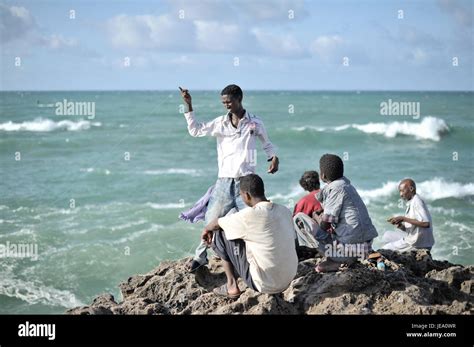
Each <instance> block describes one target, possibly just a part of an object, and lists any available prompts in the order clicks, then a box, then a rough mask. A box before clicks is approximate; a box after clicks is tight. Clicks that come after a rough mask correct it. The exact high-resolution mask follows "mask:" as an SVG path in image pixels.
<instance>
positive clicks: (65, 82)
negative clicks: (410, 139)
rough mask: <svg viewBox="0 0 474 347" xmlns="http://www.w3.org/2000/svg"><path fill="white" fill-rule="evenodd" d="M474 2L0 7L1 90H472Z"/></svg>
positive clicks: (65, 0) (1, 2) (274, 0)
mask: <svg viewBox="0 0 474 347" xmlns="http://www.w3.org/2000/svg"><path fill="white" fill-rule="evenodd" d="M473 13H474V1H472V0H465V1H464V0H438V1H436V0H430V1H428V0H416V1H415V0H409V1H394V0H384V1H380V0H344V1H342V0H330V1H305V0H233V1H230V0H199V1H196V0H174V1H171V0H170V1H167V0H161V1H152V0H134V1H132V0H127V1H125V0H116V1H106V0H76V1H69V0H54V1H53V0H27V1H9V0H0V39H1V45H0V48H1V52H0V90H174V89H176V88H177V87H178V86H184V87H186V88H189V89H192V90H220V89H222V87H223V86H225V85H227V84H230V83H236V84H239V85H241V86H242V87H243V88H244V89H247V90H252V89H254V90H473V89H474V88H473V87H474V82H473V80H474V78H473V76H474V71H473V67H474V65H473V56H474V35H473Z"/></svg>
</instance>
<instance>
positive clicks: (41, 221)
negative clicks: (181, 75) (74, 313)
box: [0, 90, 474, 314]
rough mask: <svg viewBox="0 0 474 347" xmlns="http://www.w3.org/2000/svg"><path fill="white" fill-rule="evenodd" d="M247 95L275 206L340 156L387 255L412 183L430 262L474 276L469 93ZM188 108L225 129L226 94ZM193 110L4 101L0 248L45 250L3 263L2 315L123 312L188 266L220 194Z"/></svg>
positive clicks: (207, 95)
mask: <svg viewBox="0 0 474 347" xmlns="http://www.w3.org/2000/svg"><path fill="white" fill-rule="evenodd" d="M244 93H245V94H244V107H245V108H246V109H248V110H249V111H250V112H252V113H254V114H256V115H258V116H260V118H262V120H263V121H264V123H265V126H266V128H267V131H268V133H269V136H270V139H271V140H272V142H273V143H274V144H275V145H276V146H277V147H278V156H279V158H280V171H279V172H278V173H276V174H275V175H270V174H267V173H266V170H267V167H268V163H267V162H266V158H265V154H264V152H263V150H260V151H259V152H258V158H257V165H258V170H257V173H258V174H260V175H261V176H262V178H263V179H264V182H265V185H266V192H267V196H268V197H269V198H270V199H271V200H273V201H274V202H278V203H281V204H284V205H286V206H288V207H290V208H293V205H294V204H295V202H296V201H297V200H298V199H299V198H300V197H302V196H303V195H304V192H303V190H302V189H301V188H300V187H299V185H298V180H299V178H300V176H301V175H302V173H303V172H304V171H305V170H319V167H318V166H319V165H318V161H319V158H320V156H321V155H322V154H324V153H336V154H339V155H340V156H341V157H343V158H344V160H345V175H346V176H347V177H348V178H349V179H350V180H351V181H352V183H353V185H354V186H355V187H356V188H357V189H358V191H359V193H360V195H361V196H362V198H363V199H364V201H365V202H366V204H367V206H368V209H369V213H370V216H371V218H372V221H373V223H374V224H375V226H376V228H377V230H378V232H379V237H378V238H377V239H376V240H375V248H377V247H380V246H381V245H382V244H383V243H384V235H385V233H386V232H387V231H390V230H393V227H392V226H391V225H390V224H388V223H387V222H386V219H387V218H388V217H390V216H393V215H400V214H403V213H404V206H403V205H402V204H400V203H399V195H398V192H397V185H398V182H399V181H400V180H401V179H403V178H405V177H411V178H413V179H414V180H415V181H416V183H417V185H418V193H419V194H420V196H421V197H422V198H423V199H425V201H426V202H427V203H428V207H429V209H430V212H431V214H432V217H433V226H434V235H435V239H436V244H435V246H434V248H433V251H432V253H433V256H434V257H435V258H436V259H441V260H444V259H445V260H449V261H450V262H454V263H459V264H464V265H467V264H474V252H473V251H472V245H473V243H474V239H473V229H474V214H473V213H472V212H473V205H474V179H473V177H472V175H473V162H474V161H473V142H474V136H473V133H474V123H473V112H474V111H473V110H474V107H473V106H474V105H473V100H474V98H473V92H365V91H361V92H356V91H354V92H330V91H327V92H326V91H318V92H313V91H244ZM191 94H192V97H193V105H194V108H195V110H196V114H197V117H198V118H199V119H200V120H203V121H204V120H205V121H208V120H211V119H213V118H214V117H217V116H219V115H221V114H224V113H225V110H224V108H223V106H222V105H221V103H220V96H219V92H218V91H196V92H194V91H191ZM80 102H85V103H87V104H78V103H80ZM402 102H405V103H410V104H401V103H402ZM57 103H59V104H57ZM69 103H72V104H69ZM382 103H384V104H383V105H385V106H387V105H389V106H388V110H387V108H386V107H385V106H384V107H382V106H381V104H382ZM181 104H182V101H181V98H180V94H179V91H178V90H176V91H87V92H86V91H81V92H68V91H64V92H0V115H1V116H0V117H1V119H0V160H1V165H0V168H1V177H2V179H1V183H0V184H1V189H0V192H1V200H0V247H1V245H3V249H4V250H6V245H7V244H8V245H9V247H11V245H17V246H18V247H19V245H36V247H37V252H36V253H35V254H36V256H37V258H36V257H32V256H29V257H28V256H27V257H16V256H14V254H10V255H9V256H8V254H7V255H6V256H5V254H4V256H3V257H2V258H0V313H15V314H22V313H63V312H64V311H65V310H66V309H68V308H71V307H75V306H78V305H82V304H86V303H89V302H90V301H91V300H92V299H93V298H94V297H95V296H97V295H98V294H100V293H103V292H111V293H113V294H114V295H115V296H116V298H117V299H119V298H120V297H119V290H118V287H117V285H118V284H119V283H120V282H121V281H124V280H126V279H127V278H128V277H129V276H131V275H134V274H137V273H145V272H148V271H149V270H151V269H153V268H154V267H156V266H157V265H158V264H159V263H160V262H161V261H163V260H172V259H179V258H183V257H186V256H190V255H192V253H193V250H194V248H195V247H196V246H197V244H198V242H199V236H200V232H201V230H202V227H203V225H202V223H198V224H189V223H185V222H183V221H181V220H179V219H178V215H179V213H180V212H181V211H183V210H186V209H187V208H189V207H191V206H192V205H193V204H194V202H195V201H196V200H197V199H199V198H200V197H201V196H202V195H203V194H204V193H205V192H206V190H207V188H208V187H209V186H211V185H212V184H213V183H214V181H215V179H216V177H217V153H216V144H215V139H213V138H193V137H191V136H190V135H189V134H188V132H187V129H186V122H185V120H184V117H183V115H182V114H181V113H180V111H182V109H181V108H180V105H181ZM60 105H63V106H64V107H63V106H60ZM68 105H73V107H71V108H69V107H68ZM394 105H398V106H396V107H394ZM407 105H409V106H410V107H408V106H407ZM411 106H413V107H411ZM417 110H418V111H417ZM69 111H70V112H69ZM9 249H11V248H9ZM32 249H33V248H32ZM30 253H34V252H33V251H32V252H30ZM30 255H31V254H30Z"/></svg>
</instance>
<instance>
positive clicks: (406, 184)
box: [398, 178, 416, 201]
mask: <svg viewBox="0 0 474 347" xmlns="http://www.w3.org/2000/svg"><path fill="white" fill-rule="evenodd" d="M398 191H399V192H400V197H401V198H402V199H404V200H406V201H410V200H411V199H412V198H413V197H414V196H415V194H416V184H415V181H413V180H412V179H411V178H405V179H404V180H403V181H401V182H400V184H399V185H398Z"/></svg>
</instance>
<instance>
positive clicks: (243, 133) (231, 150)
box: [184, 111, 276, 178]
mask: <svg viewBox="0 0 474 347" xmlns="http://www.w3.org/2000/svg"><path fill="white" fill-rule="evenodd" d="M184 117H185V118H186V121H187V123H188V131H189V134H190V135H191V136H194V137H202V136H215V137H216V140H217V162H218V165H219V175H218V176H219V177H230V178H238V177H242V176H245V175H248V174H250V173H255V168H256V165H257V150H256V143H255V140H256V139H257V138H258V139H259V140H260V142H261V143H262V148H263V150H264V151H265V153H266V155H267V159H271V158H272V157H274V156H275V155H276V150H275V147H274V146H273V144H272V143H271V142H270V140H269V139H268V135H267V131H266V130H265V126H264V125H263V122H262V120H261V119H260V118H258V117H257V116H254V115H252V114H250V113H248V112H247V111H245V115H244V117H243V118H242V119H241V120H240V122H239V125H238V126H237V128H235V127H234V126H233V125H232V122H231V119H230V113H228V114H225V115H223V116H220V117H217V118H216V119H214V120H212V121H210V122H207V123H200V122H198V121H197V120H196V118H195V117H194V112H187V113H185V114H184Z"/></svg>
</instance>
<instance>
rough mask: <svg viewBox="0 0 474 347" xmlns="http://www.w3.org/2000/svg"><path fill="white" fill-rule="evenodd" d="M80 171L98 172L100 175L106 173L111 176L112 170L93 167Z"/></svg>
mask: <svg viewBox="0 0 474 347" xmlns="http://www.w3.org/2000/svg"><path fill="white" fill-rule="evenodd" d="M79 171H81V172H89V173H90V172H98V173H104V174H106V175H110V170H108V169H96V168H93V167H88V168H81V169H79Z"/></svg>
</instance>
